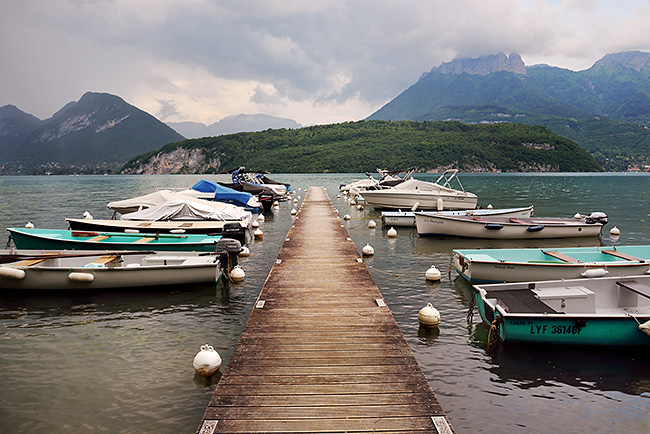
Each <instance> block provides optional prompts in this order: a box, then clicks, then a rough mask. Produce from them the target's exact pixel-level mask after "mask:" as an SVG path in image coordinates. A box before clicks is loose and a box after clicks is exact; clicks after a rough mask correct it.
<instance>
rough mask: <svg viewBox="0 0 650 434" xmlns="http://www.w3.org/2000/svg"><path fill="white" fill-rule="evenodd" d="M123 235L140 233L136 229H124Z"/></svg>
mask: <svg viewBox="0 0 650 434" xmlns="http://www.w3.org/2000/svg"><path fill="white" fill-rule="evenodd" d="M124 233H125V234H139V233H140V231H139V230H137V229H124Z"/></svg>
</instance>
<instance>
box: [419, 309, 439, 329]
mask: <svg viewBox="0 0 650 434" xmlns="http://www.w3.org/2000/svg"><path fill="white" fill-rule="evenodd" d="M418 321H419V322H420V324H421V325H422V326H424V327H438V324H440V312H438V309H436V308H435V307H433V305H432V304H431V303H427V305H426V306H424V307H423V308H422V309H420V312H419V313H418Z"/></svg>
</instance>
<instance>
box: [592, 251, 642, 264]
mask: <svg viewBox="0 0 650 434" xmlns="http://www.w3.org/2000/svg"><path fill="white" fill-rule="evenodd" d="M601 252H603V253H606V254H608V255H612V256H616V257H617V258H621V259H625V260H627V261H634V262H646V260H645V259H641V258H637V257H636V256H632V255H628V254H627V253H623V252H619V251H618V250H601Z"/></svg>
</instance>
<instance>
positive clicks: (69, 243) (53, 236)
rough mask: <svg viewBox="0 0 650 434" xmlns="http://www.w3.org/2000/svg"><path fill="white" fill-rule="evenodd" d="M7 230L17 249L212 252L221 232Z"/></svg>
mask: <svg viewBox="0 0 650 434" xmlns="http://www.w3.org/2000/svg"><path fill="white" fill-rule="evenodd" d="M7 231H9V233H10V236H11V240H12V241H13V243H14V245H15V246H16V247H17V248H18V249H51V250H65V249H68V250H155V251H167V252H169V251H172V252H181V251H184V252H192V251H194V252H214V251H215V250H216V249H217V246H218V244H219V242H220V241H221V235H202V234H141V233H128V232H95V231H69V230H61V229H37V228H7Z"/></svg>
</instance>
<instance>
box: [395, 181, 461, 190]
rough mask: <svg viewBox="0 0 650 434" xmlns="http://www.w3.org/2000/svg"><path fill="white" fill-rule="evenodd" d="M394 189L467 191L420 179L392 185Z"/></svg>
mask: <svg viewBox="0 0 650 434" xmlns="http://www.w3.org/2000/svg"><path fill="white" fill-rule="evenodd" d="M392 189H393V190H419V191H447V192H456V193H465V190H456V189H453V188H450V187H445V186H442V185H440V184H436V183H435V182H428V181H422V180H419V179H409V180H408V181H404V182H402V183H401V184H398V185H396V186H395V187H392Z"/></svg>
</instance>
